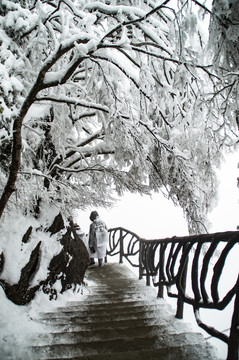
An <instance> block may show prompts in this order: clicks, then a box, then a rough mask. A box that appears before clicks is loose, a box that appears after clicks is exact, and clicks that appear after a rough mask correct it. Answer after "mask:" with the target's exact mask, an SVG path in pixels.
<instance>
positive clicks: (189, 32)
mask: <svg viewBox="0 0 239 360" xmlns="http://www.w3.org/2000/svg"><path fill="white" fill-rule="evenodd" d="M230 4H233V6H234V7H237V10H238V5H236V1H235V0H234V1H232V0H228V1H226V0H224V1H223V0H214V3H213V7H212V10H210V9H209V8H207V7H206V6H205V5H202V3H201V2H200V1H196V0H188V1H186V0H184V1H182V0H178V1H177V5H176V1H174V0H165V1H162V0H161V1H155V0H134V1H131V0H122V1H119V0H111V1H107V0H100V1H92V0H88V1H85V0H20V1H9V0H2V1H1V3H0V12H1V16H0V42H1V47H0V58H1V64H0V93H1V98H0V101H1V103H0V114H1V128H0V139H1V143H0V146H1V153H0V164H1V175H0V186H1V189H2V197H1V200H0V215H1V214H2V212H3V210H4V208H5V207H6V206H7V207H8V208H11V206H16V205H17V206H20V207H21V208H23V209H24V210H26V209H27V210H34V211H37V208H38V207H39V206H40V205H41V203H42V202H46V201H47V202H54V203H56V204H58V205H59V208H61V210H62V209H64V210H65V211H68V210H69V209H71V208H73V207H78V208H84V207H86V206H89V205H94V206H98V205H108V204H109V203H110V202H111V199H112V195H113V194H114V193H115V191H116V192H117V193H118V194H119V195H122V194H123V193H124V192H125V191H131V192H138V193H150V191H152V190H154V191H159V190H160V191H163V192H164V194H165V195H166V196H168V197H169V198H171V199H172V200H173V201H174V202H175V204H177V205H179V206H181V207H182V208H183V209H184V211H185V213H186V216H187V219H188V222H189V229H190V231H191V232H201V231H204V228H203V226H202V224H203V223H204V221H205V216H206V213H207V211H208V210H209V208H210V206H211V205H213V199H214V197H215V191H216V178H215V174H214V170H215V166H217V165H218V164H219V162H220V158H221V154H222V151H223V149H224V148H225V147H226V148H230V147H232V146H234V145H235V143H236V142H237V123H236V118H237V114H238V101H237V99H238V96H237V91H238V69H237V68H236V66H234V65H231V66H229V67H228V66H225V69H224V70H223V72H222V71H221V68H222V66H223V64H224V63H225V58H226V56H225V54H226V51H228V46H229V45H228V46H227V45H226V44H229V40H230V41H234V40H235V38H234V37H235V33H237V36H238V31H237V30H238V21H237V23H236V20H235V24H234V22H233V21H234V19H232V18H231V16H232V15H231V13H230V11H231V8H232V6H231V5H230ZM218 9H219V10H218ZM234 10H235V9H234ZM217 11H219V13H218V12H217ZM225 14H226V15H225ZM235 14H236V12H235V11H234V15H235ZM237 14H238V12H237ZM214 15H215V16H214ZM223 16H226V17H227V18H228V19H230V21H229V20H228V21H227V32H226V33H227V37H225V36H224V33H225V28H224V22H222V21H221V18H222V17H223ZM235 16H236V15H235ZM210 17H211V25H210V33H211V36H210V37H209V33H208V27H209V20H210ZM237 20H238V16H237ZM215 29H217V30H218V29H220V31H221V32H220V34H221V36H224V39H225V43H224V45H225V46H224V47H220V46H219V42H220V41H221V40H220V38H218V37H219V31H215ZM237 39H238V38H237ZM237 39H236V40H237ZM227 40H228V42H227ZM210 44H211V45H210ZM209 45H210V46H209ZM213 51H214V52H213ZM215 54H216V55H217V60H215V57H214V56H215ZM231 62H232V60H231V59H230V60H229V63H230V64H231ZM230 64H229V65H230ZM237 64H238V62H237ZM13 193H14V194H15V195H12V194H13Z"/></svg>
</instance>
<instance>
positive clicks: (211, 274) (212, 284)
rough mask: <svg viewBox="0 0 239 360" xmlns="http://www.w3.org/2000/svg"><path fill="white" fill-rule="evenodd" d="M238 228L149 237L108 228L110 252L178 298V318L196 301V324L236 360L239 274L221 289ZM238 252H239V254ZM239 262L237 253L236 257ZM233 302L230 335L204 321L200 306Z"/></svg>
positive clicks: (238, 236) (237, 239)
mask: <svg viewBox="0 0 239 360" xmlns="http://www.w3.org/2000/svg"><path fill="white" fill-rule="evenodd" d="M238 245H239V232H238V231H228V232H223V233H215V234H202V235H193V236H185V237H173V238H166V239H156V240H146V239H142V238H140V237H139V236H138V235H137V234H135V233H133V232H132V231H129V230H127V229H124V228H122V227H118V228H114V229H110V230H109V250H108V252H107V255H109V256H113V255H119V262H120V263H122V262H123V258H125V259H126V260H127V261H128V262H129V263H130V264H131V265H132V266H134V267H137V268H138V269H139V278H140V279H141V278H143V277H146V283H147V285H150V280H151V279H152V282H153V285H154V286H155V287H158V296H159V297H163V292H164V288H166V289H167V293H168V296H170V297H174V298H177V299H178V302H177V313H176V317H177V318H182V317H183V304H184V303H187V304H190V305H192V307H193V310H194V315H195V319H196V321H197V323H198V325H199V326H200V327H201V328H203V329H204V330H205V331H207V332H208V333H209V334H210V335H212V336H214V337H217V338H218V339H220V340H222V341H224V342H225V343H227V345H228V355H227V360H238V348H239V275H238V273H236V274H231V277H232V276H233V275H234V281H233V284H232V285H231V286H230V288H229V289H228V290H227V291H225V290H224V293H222V291H221V290H220V291H219V288H220V285H221V279H222V276H223V274H224V273H225V264H226V265H227V267H228V266H230V264H228V262H229V261H230V259H229V257H230V256H231V254H232V251H233V254H235V253H236V251H237V252H238V249H239V248H238V249H237V248H236V246H238ZM238 255H239V252H238ZM236 259H237V261H238V262H239V256H237V257H236ZM233 298H235V301H234V309H233V311H232V320H231V328H230V334H229V336H228V335H226V334H224V333H222V332H220V331H218V330H217V329H215V328H213V327H211V326H209V325H207V324H205V323H204V322H203V321H202V320H201V318H200V309H215V310H223V309H225V308H226V307H227V306H228V305H229V304H230V303H232V300H233Z"/></svg>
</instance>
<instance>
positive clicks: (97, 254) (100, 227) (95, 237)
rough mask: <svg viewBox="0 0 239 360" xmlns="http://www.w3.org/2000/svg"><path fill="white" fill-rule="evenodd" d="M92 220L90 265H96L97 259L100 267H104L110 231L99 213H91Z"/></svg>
mask: <svg viewBox="0 0 239 360" xmlns="http://www.w3.org/2000/svg"><path fill="white" fill-rule="evenodd" d="M90 220H91V221H92V223H91V224H90V230H89V249H90V253H91V254H90V265H93V264H95V258H98V264H99V266H103V262H104V257H105V256H106V248H107V243H108V230H107V227H106V224H105V223H104V222H103V221H102V220H101V219H100V217H99V214H98V212H97V211H92V212H91V214H90Z"/></svg>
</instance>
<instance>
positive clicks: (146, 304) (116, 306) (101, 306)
mask: <svg viewBox="0 0 239 360" xmlns="http://www.w3.org/2000/svg"><path fill="white" fill-rule="evenodd" d="M151 307H154V308H161V309H164V310H167V309H168V311H172V310H171V308H170V307H169V306H168V304H167V303H166V302H165V301H161V300H156V301H154V302H152V301H147V300H142V301H141V300H140V301H127V302H123V303H122V301H119V302H112V303H92V304H88V305H85V302H81V303H78V305H68V306H67V307H63V306H62V307H58V308H56V310H55V312H63V313H67V312H75V311H76V312H77V311H78V312H79V311H87V310H88V311H90V312H98V311H108V312H112V311H113V312H114V311H127V309H128V308H132V309H135V311H138V310H140V309H142V310H143V309H145V308H151Z"/></svg>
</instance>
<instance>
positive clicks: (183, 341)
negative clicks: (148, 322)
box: [33, 333, 203, 359]
mask: <svg viewBox="0 0 239 360" xmlns="http://www.w3.org/2000/svg"><path fill="white" fill-rule="evenodd" d="M202 342H203V338H202V335H201V334H196V333H185V334H165V335H163V334H162V335H161V336H160V337H158V336H155V335H154V336H151V337H143V338H139V337H135V338H133V339H130V338H124V339H122V338H117V339H113V340H112V339H111V340H102V341H94V342H77V343H72V342H71V343H69V344H56V345H48V346H44V347H42V346H36V347H33V358H37V359H50V358H54V357H57V358H58V359H62V358H64V357H66V358H67V357H68V358H72V357H74V356H79V355H80V356H89V355H99V354H101V355H103V354H104V355H105V354H107V353H111V354H112V353H114V354H115V353H117V352H126V351H144V350H150V349H162V348H169V347H170V348H172V347H179V346H180V347H183V346H185V345H194V346H195V345H200V344H202ZM172 344H173V345H172Z"/></svg>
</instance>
